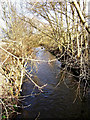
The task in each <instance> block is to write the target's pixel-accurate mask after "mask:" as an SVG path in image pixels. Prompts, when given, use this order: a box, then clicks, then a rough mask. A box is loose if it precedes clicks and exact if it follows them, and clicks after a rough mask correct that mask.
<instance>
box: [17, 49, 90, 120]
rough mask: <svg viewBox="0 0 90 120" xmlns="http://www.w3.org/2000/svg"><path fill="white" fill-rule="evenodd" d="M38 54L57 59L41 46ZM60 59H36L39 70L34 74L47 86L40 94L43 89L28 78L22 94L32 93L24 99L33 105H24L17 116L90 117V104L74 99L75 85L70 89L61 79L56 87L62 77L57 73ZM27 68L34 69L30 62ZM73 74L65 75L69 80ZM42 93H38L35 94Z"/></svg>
mask: <svg viewBox="0 0 90 120" xmlns="http://www.w3.org/2000/svg"><path fill="white" fill-rule="evenodd" d="M36 50H37V53H36V58H37V59H39V60H46V61H48V60H49V59H50V60H51V59H55V57H54V56H53V55H51V54H50V53H49V52H48V51H45V49H41V48H40V47H39V48H37V49H36ZM60 66H61V63H60V62H59V61H57V60H56V61H54V62H52V63H48V62H39V63H37V68H38V72H37V73H36V75H37V76H36V77H33V79H34V80H36V81H37V83H38V84H39V85H44V84H46V83H47V86H46V87H45V88H44V89H43V92H42V93H41V94H39V93H40V91H39V90H38V89H37V88H36V87H35V86H34V85H33V84H32V83H31V82H30V81H27V82H25V83H24V84H23V86H22V89H23V91H22V95H24V96H25V95H28V94H31V96H29V97H27V98H26V99H24V100H23V105H24V106H28V105H29V104H31V106H29V107H26V108H24V109H22V111H21V115H20V116H17V118H16V119H21V120H22V119H23V120H27V119H30V120H33V119H35V118H36V117H38V119H42V118H45V119H50V118H52V119H55V120H56V119H60V120H62V119H66V120H67V119H69V120H74V119H75V120H77V119H79V120H87V119H89V115H88V114H89V112H90V105H89V103H88V102H87V101H86V102H81V101H80V100H79V99H77V101H76V102H75V103H73V101H74V99H75V89H69V88H67V87H66V86H65V84H64V83H61V84H60V85H59V86H58V87H56V88H55V86H56V85H57V83H58V82H59V80H60V77H56V76H57V74H58V73H59V72H60ZM28 69H31V68H30V66H29V64H28ZM73 79H74V78H68V77H67V78H66V81H72V80H73ZM36 94H39V95H36Z"/></svg>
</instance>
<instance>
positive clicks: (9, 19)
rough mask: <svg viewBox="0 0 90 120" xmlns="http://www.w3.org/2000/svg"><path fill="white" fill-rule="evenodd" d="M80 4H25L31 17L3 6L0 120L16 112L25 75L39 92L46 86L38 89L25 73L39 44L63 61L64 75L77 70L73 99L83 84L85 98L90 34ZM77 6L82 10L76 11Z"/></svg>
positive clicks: (9, 4) (84, 9)
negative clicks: (0, 113) (0, 105)
mask: <svg viewBox="0 0 90 120" xmlns="http://www.w3.org/2000/svg"><path fill="white" fill-rule="evenodd" d="M81 2H82V1H81ZM81 2H78V3H77V4H76V3H74V2H68V1H64V2H58V1H57V2H36V3H32V2H30V3H29V2H28V3H27V6H26V8H25V9H26V10H27V12H29V13H32V14H33V15H34V17H31V18H30V16H29V17H27V16H26V15H25V13H24V14H18V13H17V9H16V7H15V6H14V5H12V3H9V2H7V3H2V10H3V11H2V19H3V20H4V22H5V27H0V29H1V30H2V33H3V34H2V35H1V40H2V42H1V43H2V44H1V45H0V52H1V53H0V57H1V58H0V59H1V61H0V62H1V66H0V73H1V75H0V76H2V77H3V78H2V95H1V96H0V101H1V103H2V106H3V110H2V111H3V113H2V119H8V118H9V117H11V116H12V113H15V112H16V108H18V106H17V104H18V98H19V95H20V91H21V86H22V83H23V78H24V76H25V75H26V76H27V77H28V78H29V79H30V80H31V81H32V83H33V84H34V85H35V86H36V87H38V89H39V90H40V91H42V88H43V87H44V86H46V85H44V86H42V87H40V86H38V84H37V83H35V82H34V81H33V80H32V79H31V76H32V75H31V73H28V72H27V71H26V64H27V62H28V60H31V65H32V64H34V65H35V62H34V61H35V56H34V54H33V53H34V50H33V48H34V47H38V46H40V45H43V46H44V47H45V48H46V49H48V50H49V51H51V52H53V53H54V54H55V55H56V56H57V57H58V59H59V60H62V62H63V63H64V65H65V67H64V71H65V73H67V70H68V69H69V72H71V69H72V68H73V69H74V70H76V71H77V70H79V72H78V76H76V77H78V82H77V84H78V86H77V93H76V97H77V96H78V95H80V85H81V83H82V82H84V87H83V90H84V92H83V95H85V92H86V90H87V86H89V43H88V39H89V33H90V31H89V29H88V26H87V24H86V23H85V22H86V20H87V16H86V1H85V0H83V5H81ZM77 5H78V6H79V8H80V9H81V11H79V9H77ZM81 14H82V16H83V17H84V18H82V16H81ZM44 21H45V22H44ZM3 43H4V44H3ZM55 51H56V53H55ZM57 53H58V54H57ZM35 66H36V65H35ZM62 75H63V74H62ZM72 75H73V74H72ZM63 78H64V77H63ZM63 80H64V79H63Z"/></svg>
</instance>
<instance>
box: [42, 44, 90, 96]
mask: <svg viewBox="0 0 90 120" xmlns="http://www.w3.org/2000/svg"><path fill="white" fill-rule="evenodd" d="M41 45H42V46H44V47H45V48H46V50H48V51H49V52H50V53H51V54H53V55H54V56H55V57H56V58H57V59H58V60H59V61H60V62H61V67H62V69H64V70H65V71H66V74H68V75H69V74H70V75H72V76H74V78H75V79H76V82H77V81H78V82H80V84H83V89H84V95H85V93H86V91H87V90H88V88H89V87H90V75H89V60H88V58H87V60H86V59H85V58H81V57H79V58H78V57H77V54H76V53H75V54H74V55H73V54H72V53H71V51H70V50H68V49H67V50H66V49H64V48H63V49H62V52H61V51H60V49H59V48H58V46H57V47H56V48H55V47H49V46H47V45H44V44H41ZM82 57H84V56H82ZM81 59H83V63H82V62H81Z"/></svg>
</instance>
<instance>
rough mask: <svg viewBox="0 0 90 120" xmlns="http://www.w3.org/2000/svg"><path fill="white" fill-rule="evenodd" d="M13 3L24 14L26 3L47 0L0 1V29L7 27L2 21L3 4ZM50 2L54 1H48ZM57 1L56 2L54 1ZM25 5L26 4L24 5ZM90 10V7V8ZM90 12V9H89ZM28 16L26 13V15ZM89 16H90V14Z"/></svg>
mask: <svg viewBox="0 0 90 120" xmlns="http://www.w3.org/2000/svg"><path fill="white" fill-rule="evenodd" d="M7 1H8V2H10V1H11V2H12V3H13V4H16V8H17V9H18V12H23V13H25V11H24V10H25V9H21V8H20V5H21V6H22V5H23V6H22V7H23V8H24V7H25V5H26V4H25V2H26V1H30V2H37V1H39V2H41V1H42V2H45V1H46V0H0V27H2V26H3V27H4V28H5V27H6V26H5V22H4V21H3V20H2V19H1V16H2V8H1V2H7ZM48 1H53V0H48ZM54 1H55V0H54ZM60 1H63V0H60ZM80 1H82V0H80ZM88 2H89V4H90V0H87V14H88ZM23 3H24V4H23ZM89 6H90V5H89ZM89 8H90V7H89ZM89 11H90V9H89ZM25 14H26V13H25ZM89 14H90V12H89ZM27 15H28V13H27ZM0 34H1V31H0Z"/></svg>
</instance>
